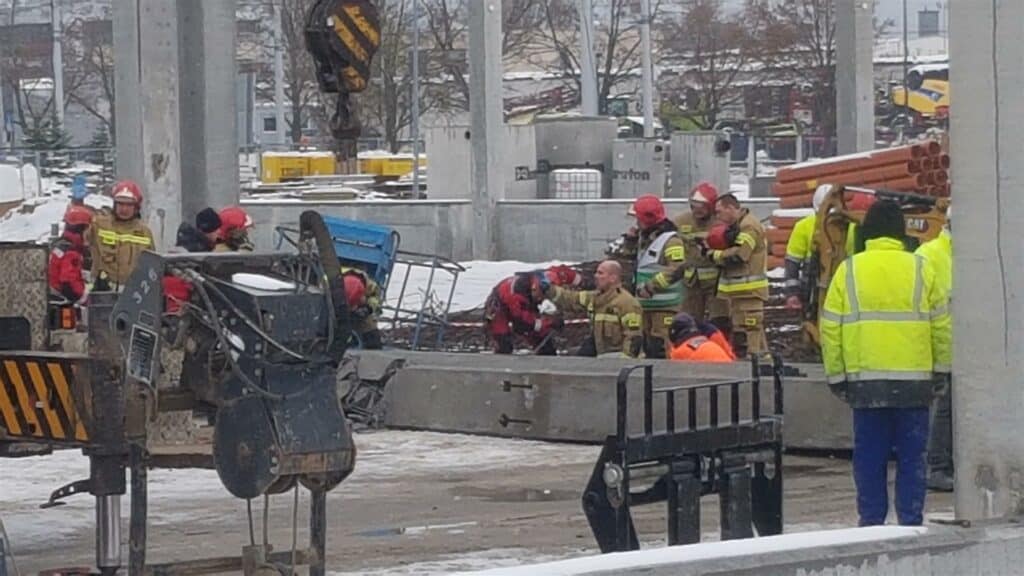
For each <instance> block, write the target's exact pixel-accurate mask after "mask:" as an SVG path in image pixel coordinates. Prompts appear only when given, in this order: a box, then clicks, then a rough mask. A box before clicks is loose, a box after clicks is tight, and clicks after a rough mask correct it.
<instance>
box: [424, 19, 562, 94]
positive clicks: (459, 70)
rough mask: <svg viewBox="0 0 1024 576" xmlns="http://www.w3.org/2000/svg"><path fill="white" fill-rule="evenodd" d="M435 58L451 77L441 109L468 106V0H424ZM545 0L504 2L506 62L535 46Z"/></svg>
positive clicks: (504, 53)
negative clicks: (448, 90) (448, 91)
mask: <svg viewBox="0 0 1024 576" xmlns="http://www.w3.org/2000/svg"><path fill="white" fill-rule="evenodd" d="M422 3H423V6H424V7H425V10H426V27H427V33H428V36H429V42H430V43H431V44H432V46H431V50H432V51H433V52H434V55H433V58H434V59H435V60H436V61H437V67H438V69H439V70H440V71H441V72H442V74H443V75H444V76H445V77H446V78H450V79H451V92H450V94H448V97H449V98H448V101H439V102H438V103H437V107H438V108H439V109H441V108H446V107H449V106H451V107H454V108H457V109H459V110H463V111H464V110H468V109H469V83H468V82H467V81H466V69H467V61H466V47H467V45H468V43H469V30H468V27H467V22H468V13H467V9H468V6H467V0H422ZM544 5H545V2H544V1H543V0H506V1H505V2H503V3H502V43H501V44H502V55H503V57H504V59H505V61H506V62H510V61H511V62H518V61H520V60H524V59H525V58H526V57H527V56H528V55H529V54H530V52H531V51H532V50H534V49H536V46H535V41H536V39H537V37H538V30H539V28H540V26H541V25H542V24H543V22H544Z"/></svg>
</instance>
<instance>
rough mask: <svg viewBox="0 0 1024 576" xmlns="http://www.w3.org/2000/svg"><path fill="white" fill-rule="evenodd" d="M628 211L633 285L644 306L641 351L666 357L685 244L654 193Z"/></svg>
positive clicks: (680, 299)
mask: <svg viewBox="0 0 1024 576" xmlns="http://www.w3.org/2000/svg"><path fill="white" fill-rule="evenodd" d="M630 214H631V215H633V216H635V217H636V223H637V230H638V236H637V255H636V271H635V275H636V282H635V285H636V297H637V300H639V302H640V306H641V307H642V308H643V310H644V316H643V331H644V355H645V356H646V357H648V358H667V357H668V351H669V350H670V349H671V346H672V342H671V341H670V340H669V338H668V328H669V326H670V325H671V324H672V318H674V317H675V315H676V314H677V313H678V312H679V310H680V308H681V307H682V305H683V292H684V287H683V282H682V280H681V278H682V277H683V272H682V270H681V269H682V268H683V267H684V266H685V264H686V247H685V245H684V244H683V239H682V238H680V237H679V233H678V231H677V229H676V225H675V223H674V222H672V221H671V220H669V219H668V218H666V217H665V205H664V204H662V202H661V199H660V198H658V197H657V196H653V195H650V194H648V195H646V196H641V197H639V198H637V199H636V202H634V203H633V207H632V208H631V209H630Z"/></svg>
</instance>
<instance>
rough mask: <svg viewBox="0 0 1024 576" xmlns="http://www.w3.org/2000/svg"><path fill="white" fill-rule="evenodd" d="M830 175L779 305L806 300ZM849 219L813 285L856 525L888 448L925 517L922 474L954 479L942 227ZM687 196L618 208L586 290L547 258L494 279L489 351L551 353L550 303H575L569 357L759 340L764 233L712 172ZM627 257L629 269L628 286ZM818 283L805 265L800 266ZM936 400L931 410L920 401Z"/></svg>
mask: <svg viewBox="0 0 1024 576" xmlns="http://www.w3.org/2000/svg"><path fill="white" fill-rule="evenodd" d="M830 193H831V187H829V186H822V187H821V188H819V189H818V190H817V191H816V193H815V196H814V207H815V209H816V210H815V214H812V215H809V216H807V217H806V218H804V219H803V220H801V221H800V222H798V223H797V225H796V227H795V229H794V232H793V235H792V236H791V238H790V243H789V246H788V249H787V259H786V290H787V296H788V297H787V307H788V308H793V309H802V308H803V307H804V306H805V305H806V302H802V301H801V296H800V294H799V290H797V288H799V287H800V286H801V283H802V282H806V280H807V278H806V276H807V275H808V274H813V272H812V271H810V270H808V264H809V263H810V261H811V256H812V254H813V253H814V252H815V250H817V247H816V246H815V231H816V229H817V224H816V218H817V215H816V212H817V209H819V208H821V206H822V205H823V202H824V201H825V198H826V197H827V196H828V194H830ZM859 201H862V202H863V205H860V206H856V207H855V209H857V210H863V211H864V212H865V215H864V218H863V221H862V222H861V225H860V226H855V225H853V224H852V223H851V225H850V227H849V229H848V232H847V238H846V240H847V243H846V253H847V255H848V258H847V259H846V260H844V261H843V263H842V264H841V265H840V266H839V268H838V270H837V271H836V273H835V275H834V276H833V278H832V281H831V283H830V285H829V287H828V291H827V294H826V295H825V296H824V306H823V308H822V314H821V317H820V318H819V326H820V335H821V347H822V356H823V360H824V366H825V372H826V376H827V378H828V384H829V386H830V388H831V389H832V391H833V392H834V393H835V394H836V395H837V396H838V397H840V398H841V399H842V400H843V401H845V402H847V403H848V404H850V406H851V407H852V408H853V417H854V418H853V420H854V453H853V468H854V480H855V484H856V486H857V508H858V513H859V515H860V523H861V524H862V525H875V524H883V523H885V518H886V515H887V513H888V510H889V504H888V502H889V500H888V489H887V465H888V461H889V460H890V458H891V457H893V456H894V455H895V458H896V460H897V469H898V473H897V477H896V497H895V508H896V513H897V514H896V515H897V519H898V521H899V523H900V524H905V525H919V524H921V523H922V522H923V510H924V500H925V494H926V492H927V488H928V487H931V488H933V489H938V490H951V489H952V482H953V480H952V479H953V459H952V451H951V444H952V423H951V405H950V393H949V387H950V384H951V379H950V377H949V373H950V366H951V364H952V321H951V317H950V310H949V304H950V298H951V293H952V284H953V280H952V259H953V247H952V236H951V235H950V232H949V226H948V221H947V226H946V229H944V230H943V231H942V232H941V234H940V235H939V236H938V237H937V238H935V239H933V240H930V241H928V242H925V243H923V244H921V245H920V246H914V245H913V244H914V243H913V242H910V241H909V239H908V237H907V235H906V221H905V217H904V214H903V210H902V207H901V206H900V205H899V204H897V203H895V202H893V201H890V200H881V201H875V198H874V197H869V198H866V199H864V198H861V199H860V200H859ZM689 207H690V210H689V211H688V212H687V213H684V214H682V215H680V216H679V217H677V218H676V219H675V220H674V221H673V220H669V219H668V217H667V215H666V213H665V207H664V205H663V203H662V201H661V200H660V199H659V198H657V197H655V196H642V197H640V198H637V199H636V201H635V202H634V203H633V205H632V208H631V210H630V211H629V214H630V215H631V216H633V217H635V219H636V226H635V227H634V228H631V229H630V230H629V231H628V232H626V234H624V235H623V237H622V239H621V241H620V242H619V243H618V244H619V245H618V246H617V247H616V248H615V249H614V250H613V251H612V253H613V254H614V255H615V256H616V258H617V259H609V260H606V261H604V262H602V263H601V264H600V265H599V266H598V268H597V272H596V274H595V279H594V280H595V284H596V287H595V289H594V290H586V291H584V290H580V289H579V284H580V283H581V278H580V276H579V274H577V273H576V272H575V271H573V270H572V269H570V268H568V267H564V266H557V267H553V268H549V269H547V270H545V271H541V272H529V273H523V274H517V275H515V276H513V277H511V278H507V279H505V280H503V281H502V282H501V283H500V284H499V285H498V286H496V287H495V288H494V290H493V291H492V293H491V295H490V297H489V298H488V301H487V305H486V312H485V320H486V326H487V329H488V332H489V334H490V337H491V339H492V341H493V344H494V349H495V351H496V352H498V353H505V354H507V353H511V352H512V351H513V347H514V337H515V336H516V335H520V336H522V337H523V338H525V340H526V341H527V342H528V343H529V344H530V346H531V347H532V348H533V351H534V352H535V353H536V354H546V355H552V354H555V353H556V352H555V347H554V345H553V343H552V342H551V336H552V334H554V333H555V332H556V331H557V330H558V329H559V328H560V327H561V325H562V323H563V320H562V319H561V315H560V314H561V313H562V312H567V313H579V314H586V316H587V318H588V320H589V324H590V333H589V336H588V337H587V338H586V340H584V341H583V342H582V343H581V344H580V346H579V347H578V348H577V351H576V353H577V354H578V355H581V356H599V357H600V356H626V357H640V356H644V357H646V358H666V357H667V358H671V359H674V360H691V361H704V362H729V361H733V360H735V359H736V358H737V357H743V356H745V355H748V354H761V353H764V352H766V350H767V347H768V343H767V342H766V339H765V331H764V305H765V302H766V301H767V299H768V287H769V285H768V277H767V271H766V264H767V243H766V239H765V234H764V230H763V229H762V227H761V224H760V222H759V221H758V219H757V218H755V217H754V216H753V215H751V214H750V212H749V211H747V210H745V209H743V208H742V206H741V204H740V202H739V200H738V199H737V198H736V197H735V196H733V195H731V194H724V195H719V194H718V191H717V190H716V189H715V188H714V187H713V186H712V185H710V184H707V183H702V184H700V185H698V186H697V187H696V188H694V189H693V191H692V192H691V193H690V196H689ZM623 256H626V257H627V263H628V264H630V265H632V268H633V280H634V283H633V290H632V291H628V290H627V289H626V288H625V287H624V282H623V280H624V278H623V265H622V264H621V263H620V261H621V260H622V258H623ZM812 280H813V281H814V282H815V283H816V281H817V278H816V277H815V278H813V279H812ZM931 408H934V410H931Z"/></svg>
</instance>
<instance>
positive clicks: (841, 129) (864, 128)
mask: <svg viewBox="0 0 1024 576" xmlns="http://www.w3.org/2000/svg"><path fill="white" fill-rule="evenodd" d="M873 10H874V8H873V3H872V2H868V1H866V0H837V2H836V127H837V129H838V133H839V153H840V154H852V153H854V152H861V151H863V150H871V149H873V148H874V147H875V101H874V92H875V84H874V71H873V68H872V65H873V63H872V59H873V55H874V54H873V53H874V28H873V23H872V15H873Z"/></svg>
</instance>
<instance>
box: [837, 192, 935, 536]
mask: <svg viewBox="0 0 1024 576" xmlns="http://www.w3.org/2000/svg"><path fill="white" fill-rule="evenodd" d="M862 230H863V235H864V239H865V241H866V249H865V251H864V252H862V253H860V254H856V255H854V256H852V257H851V258H848V259H847V260H846V261H844V262H843V263H842V264H841V265H840V266H839V268H838V269H837V270H836V274H835V276H834V277H833V278H832V284H831V285H830V286H829V290H828V296H827V297H826V299H825V306H824V310H823V311H822V316H821V345H822V356H823V358H824V362H825V374H826V376H827V377H828V381H829V385H830V386H831V387H832V389H833V391H834V392H835V393H836V394H837V395H839V396H840V397H841V398H843V399H844V400H845V401H847V402H848V403H849V404H850V405H851V406H852V407H853V433H854V448H853V476H854V480H855V482H856V485H857V511H858V513H859V515H860V524H861V525H862V526H871V525H877V524H884V523H885V517H886V514H887V512H888V490H887V484H886V480H887V479H886V476H887V463H888V460H889V456H890V454H892V453H893V452H895V453H896V454H897V458H898V472H897V475H896V514H897V518H898V519H899V523H900V524H903V525H920V524H921V522H922V520H923V517H922V512H923V510H924V499H925V493H926V491H927V489H926V467H927V466H926V446H927V441H928V407H929V406H930V404H931V402H932V398H933V395H934V392H935V390H936V388H937V386H936V384H937V383H943V384H944V383H945V376H946V375H948V373H949V371H950V364H951V362H952V321H951V319H950V315H949V309H948V307H947V298H946V295H945V293H944V291H943V290H942V289H941V287H940V286H939V284H938V282H937V281H936V279H935V271H934V269H933V267H932V266H931V265H929V264H928V263H927V262H926V261H925V259H924V258H923V257H921V256H919V255H916V254H912V253H910V252H908V251H907V250H906V248H905V247H904V244H903V237H904V233H905V222H904V218H903V212H902V211H901V210H900V207H899V205H898V204H896V203H894V202H890V201H879V202H877V203H875V204H874V205H873V206H872V207H871V208H870V209H869V210H868V213H867V215H866V216H865V218H864V224H863V227H862Z"/></svg>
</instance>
